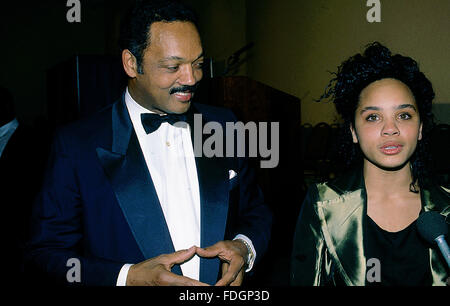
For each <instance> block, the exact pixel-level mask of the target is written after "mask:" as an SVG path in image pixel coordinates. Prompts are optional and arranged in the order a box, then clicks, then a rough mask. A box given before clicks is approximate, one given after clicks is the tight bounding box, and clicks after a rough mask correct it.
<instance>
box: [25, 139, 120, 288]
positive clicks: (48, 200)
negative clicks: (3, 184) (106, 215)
mask: <svg viewBox="0 0 450 306" xmlns="http://www.w3.org/2000/svg"><path fill="white" fill-rule="evenodd" d="M64 139H66V138H64V137H62V136H58V135H57V136H56V137H55V140H54V142H53V146H52V150H51V152H50V157H49V162H48V165H47V170H46V173H45V177H44V181H43V186H42V188H41V191H40V193H39V194H38V196H37V198H36V200H35V202H34V207H33V213H32V219H31V239H30V241H29V243H28V245H27V252H26V254H25V267H26V268H28V269H29V271H32V273H40V274H41V276H42V277H43V278H44V279H48V280H49V281H50V282H51V283H59V284H65V285H80V284H81V285H110V286H113V285H115V282H116V280H117V276H118V274H119V271H120V268H121V267H122V265H123V263H117V262H111V261H108V260H104V259H100V258H94V257H92V256H88V255H87V254H84V252H83V223H82V214H83V210H82V205H83V202H82V199H81V193H80V190H79V184H78V178H77V170H76V166H75V162H74V160H73V158H71V157H70V156H69V155H68V154H67V151H68V150H67V149H66V144H65V141H64ZM77 263H78V267H77V266H76V264H77ZM72 268H73V269H72ZM77 268H79V273H78V274H77V271H76V269H77ZM77 275H79V276H80V278H79V279H78V278H77ZM71 280H72V281H75V282H71Z"/></svg>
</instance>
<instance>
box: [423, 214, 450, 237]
mask: <svg viewBox="0 0 450 306" xmlns="http://www.w3.org/2000/svg"><path fill="white" fill-rule="evenodd" d="M416 225H417V230H418V231H419V234H420V235H421V236H422V237H423V238H424V239H425V240H426V241H427V242H428V243H430V244H433V243H434V242H435V241H434V239H436V238H437V237H439V236H440V235H447V234H448V225H447V223H446V222H445V218H444V216H443V215H441V214H440V213H438V212H436V211H426V212H424V213H421V214H420V215H419V218H418V219H417V222H416Z"/></svg>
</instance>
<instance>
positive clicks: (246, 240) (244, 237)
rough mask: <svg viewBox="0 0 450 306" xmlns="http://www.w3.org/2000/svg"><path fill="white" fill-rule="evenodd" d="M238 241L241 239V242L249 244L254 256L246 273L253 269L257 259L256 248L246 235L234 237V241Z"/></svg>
mask: <svg viewBox="0 0 450 306" xmlns="http://www.w3.org/2000/svg"><path fill="white" fill-rule="evenodd" d="M236 239H241V240H244V241H245V242H247V244H248V245H249V246H250V249H251V250H252V253H253V256H252V258H251V259H250V262H249V263H248V267H247V270H245V272H249V271H250V270H251V269H252V268H253V263H254V262H255V258H256V250H255V247H254V246H253V243H252V241H251V240H250V239H249V238H248V237H247V236H245V235H242V234H238V235H236V237H234V239H233V240H236Z"/></svg>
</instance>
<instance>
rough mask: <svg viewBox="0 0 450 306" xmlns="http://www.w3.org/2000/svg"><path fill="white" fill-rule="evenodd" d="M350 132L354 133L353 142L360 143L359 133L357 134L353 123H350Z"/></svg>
mask: <svg viewBox="0 0 450 306" xmlns="http://www.w3.org/2000/svg"><path fill="white" fill-rule="evenodd" d="M350 133H352V138H353V143H358V135H356V131H355V129H354V128H353V124H351V123H350Z"/></svg>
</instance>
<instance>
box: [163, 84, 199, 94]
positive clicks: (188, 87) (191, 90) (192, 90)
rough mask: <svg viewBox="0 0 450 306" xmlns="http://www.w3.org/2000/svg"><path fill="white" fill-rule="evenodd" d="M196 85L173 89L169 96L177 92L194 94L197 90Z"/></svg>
mask: <svg viewBox="0 0 450 306" xmlns="http://www.w3.org/2000/svg"><path fill="white" fill-rule="evenodd" d="M198 84H199V83H197V84H195V85H183V86H180V87H174V88H172V89H171V90H170V91H169V93H170V94H171V95H173V94H174V93H177V92H195V91H196V90H197V88H198Z"/></svg>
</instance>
